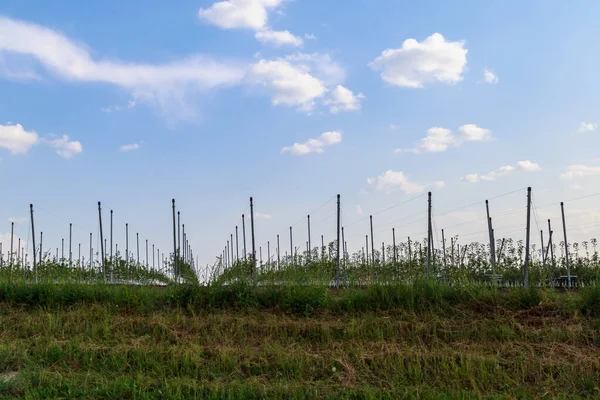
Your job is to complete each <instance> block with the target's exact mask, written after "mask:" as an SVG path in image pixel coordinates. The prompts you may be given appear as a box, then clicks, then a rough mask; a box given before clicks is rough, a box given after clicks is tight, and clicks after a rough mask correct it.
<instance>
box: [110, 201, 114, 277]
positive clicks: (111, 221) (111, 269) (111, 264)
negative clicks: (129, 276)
mask: <svg viewBox="0 0 600 400" xmlns="http://www.w3.org/2000/svg"><path fill="white" fill-rule="evenodd" d="M114 269H115V267H114V265H113V210H110V280H111V281H112V279H113V270H114Z"/></svg>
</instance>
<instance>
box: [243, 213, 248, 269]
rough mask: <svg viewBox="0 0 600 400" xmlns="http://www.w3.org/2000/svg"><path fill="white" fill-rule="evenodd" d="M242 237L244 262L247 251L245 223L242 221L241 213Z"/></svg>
mask: <svg viewBox="0 0 600 400" xmlns="http://www.w3.org/2000/svg"><path fill="white" fill-rule="evenodd" d="M242 238H243V242H244V262H246V257H247V255H248V253H247V252H246V223H245V222H244V214H242Z"/></svg>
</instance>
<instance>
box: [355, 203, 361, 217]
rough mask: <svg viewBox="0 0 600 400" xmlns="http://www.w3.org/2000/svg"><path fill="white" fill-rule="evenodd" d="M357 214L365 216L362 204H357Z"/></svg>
mask: <svg viewBox="0 0 600 400" xmlns="http://www.w3.org/2000/svg"><path fill="white" fill-rule="evenodd" d="M356 213H357V214H358V215H363V209H362V207H361V206H360V204H357V205H356Z"/></svg>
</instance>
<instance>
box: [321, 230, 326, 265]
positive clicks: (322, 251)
mask: <svg viewBox="0 0 600 400" xmlns="http://www.w3.org/2000/svg"><path fill="white" fill-rule="evenodd" d="M324 259H325V241H324V240H323V235H321V261H323V260H324Z"/></svg>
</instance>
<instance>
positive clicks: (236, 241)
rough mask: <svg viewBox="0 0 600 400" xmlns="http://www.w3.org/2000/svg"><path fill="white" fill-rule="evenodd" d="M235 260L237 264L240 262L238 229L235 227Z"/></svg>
mask: <svg viewBox="0 0 600 400" xmlns="http://www.w3.org/2000/svg"><path fill="white" fill-rule="evenodd" d="M235 260H236V262H238V263H239V262H240V244H239V240H238V227H237V225H236V226H235Z"/></svg>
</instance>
